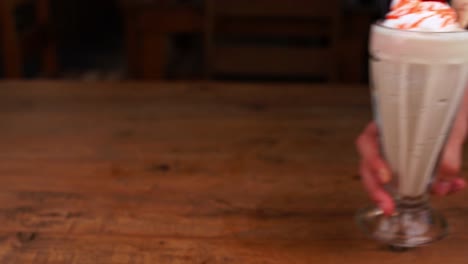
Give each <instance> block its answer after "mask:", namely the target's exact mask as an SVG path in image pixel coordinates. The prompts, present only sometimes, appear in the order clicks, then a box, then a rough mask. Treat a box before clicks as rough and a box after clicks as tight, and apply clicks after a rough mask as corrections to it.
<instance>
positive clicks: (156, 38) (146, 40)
mask: <svg viewBox="0 0 468 264" xmlns="http://www.w3.org/2000/svg"><path fill="white" fill-rule="evenodd" d="M0 1H1V0H0ZM186 2H190V1H180V0H179V1H172V0H120V4H121V7H122V9H123V14H124V20H125V32H126V49H127V61H128V68H129V75H130V77H132V78H137V79H165V78H167V68H168V64H169V61H170V58H169V57H170V51H171V49H170V44H169V43H170V38H171V37H172V36H174V35H176V34H182V33H185V34H193V33H201V32H202V25H203V20H202V16H201V14H200V13H201V12H199V10H197V9H196V8H195V7H194V6H193V5H191V4H190V3H186Z"/></svg>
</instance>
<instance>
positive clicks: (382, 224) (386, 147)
mask: <svg viewBox="0 0 468 264" xmlns="http://www.w3.org/2000/svg"><path fill="white" fill-rule="evenodd" d="M466 47H468V32H467V31H454V32H440V33H439V32H417V31H406V30H399V29H393V28H388V27H385V26H382V25H379V24H374V25H372V27H371V37H370V54H371V59H370V68H371V85H372V98H373V110H374V117H375V120H376V121H377V124H378V127H379V132H380V144H381V149H382V155H383V157H384V158H385V160H386V161H387V163H388V164H389V166H390V168H391V170H392V174H393V180H392V182H391V183H390V184H388V185H387V186H386V189H387V190H388V192H389V193H391V194H392V196H393V197H394V200H395V203H396V211H395V213H394V214H393V215H391V216H385V215H384V214H383V212H382V211H381V210H379V209H378V208H366V209H363V210H361V211H359V212H358V214H357V220H358V223H359V225H360V226H361V227H362V228H363V229H364V230H365V232H366V233H367V234H369V235H370V236H372V237H373V238H374V239H377V240H379V241H381V242H383V243H385V244H388V245H392V246H397V247H415V246H419V245H423V244H427V243H430V242H433V241H435V240H438V239H440V238H442V237H444V236H445V235H446V234H447V224H446V221H445V219H444V217H443V216H442V215H441V214H439V213H438V212H437V211H435V210H434V209H433V208H432V207H431V206H430V204H429V194H428V192H429V187H430V184H431V181H432V180H433V178H434V176H435V171H436V169H437V163H438V161H439V157H440V153H441V151H442V149H443V147H444V144H445V141H446V139H447V135H448V134H449V132H450V128H451V126H452V123H453V120H454V118H455V115H456V113H457V111H458V108H459V105H460V102H461V99H462V97H463V94H464V91H465V87H466V85H467V77H468V48H466Z"/></svg>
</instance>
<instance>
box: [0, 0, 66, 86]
mask: <svg viewBox="0 0 468 264" xmlns="http://www.w3.org/2000/svg"><path fill="white" fill-rule="evenodd" d="M20 4H35V5H34V7H35V9H36V10H35V13H36V21H35V24H34V25H33V26H32V27H31V28H28V29H27V30H26V31H25V32H18V30H17V28H16V17H15V10H16V8H17V7H18V5H20ZM49 9H50V1H49V0H30V1H16V0H15V1H2V2H0V12H1V14H0V19H1V21H0V27H1V30H0V32H1V34H2V38H1V39H0V41H2V45H1V47H2V48H3V50H2V51H3V52H2V56H3V65H4V69H5V76H6V78H14V79H16V78H21V77H23V75H24V74H23V71H24V69H23V68H24V65H25V64H26V59H29V58H30V57H31V55H39V56H38V57H39V58H40V59H41V74H42V75H43V76H44V77H56V75H57V74H58V61H57V50H56V49H57V43H56V40H55V38H54V34H53V30H52V25H53V24H52V22H51V21H50V13H49Z"/></svg>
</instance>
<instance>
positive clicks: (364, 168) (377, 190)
mask: <svg viewBox="0 0 468 264" xmlns="http://www.w3.org/2000/svg"><path fill="white" fill-rule="evenodd" d="M361 178H362V182H363V185H364V187H365V189H366V190H367V192H368V193H369V195H370V197H371V198H372V200H373V201H374V202H375V203H376V204H377V205H378V206H379V208H380V209H382V211H383V212H384V214H386V215H391V214H393V211H394V210H395V205H394V203H393V199H392V198H391V197H390V195H389V194H388V193H387V192H385V191H384V190H383V188H382V186H381V185H380V184H379V183H378V180H377V176H376V175H373V174H372V171H371V170H370V167H369V166H368V165H367V164H365V161H363V162H361Z"/></svg>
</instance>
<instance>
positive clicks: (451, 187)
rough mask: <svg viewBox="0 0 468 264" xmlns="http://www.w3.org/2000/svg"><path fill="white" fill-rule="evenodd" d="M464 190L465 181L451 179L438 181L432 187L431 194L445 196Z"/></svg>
mask: <svg viewBox="0 0 468 264" xmlns="http://www.w3.org/2000/svg"><path fill="white" fill-rule="evenodd" d="M465 188H466V181H465V180H464V179H462V178H453V179H450V180H439V181H436V182H435V183H434V184H433V185H432V192H433V193H434V194H435V195H439V196H445V195H449V194H454V193H456V192H458V191H461V190H463V189H465Z"/></svg>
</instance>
